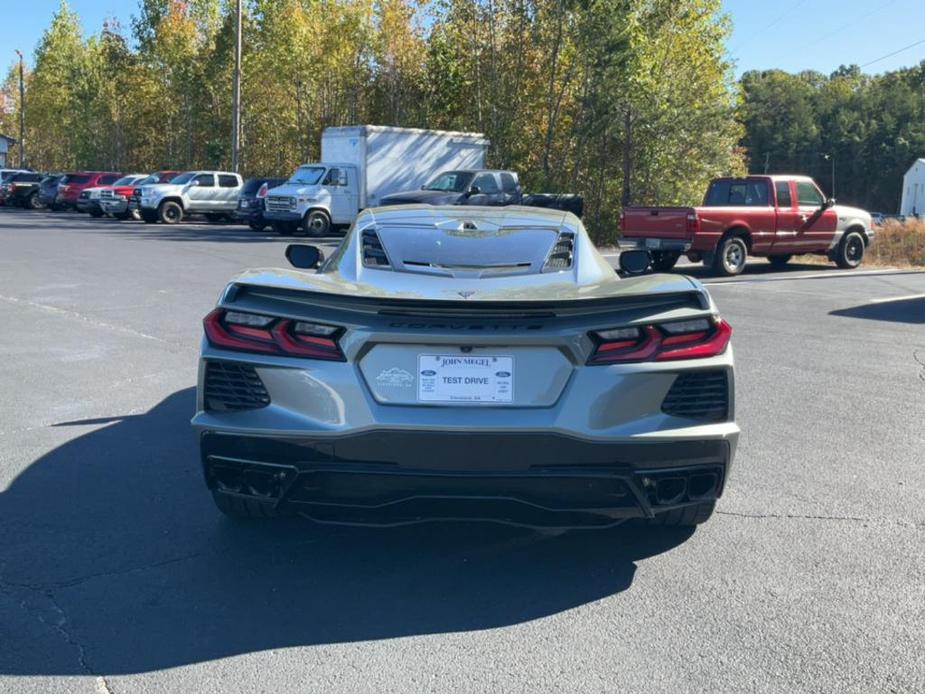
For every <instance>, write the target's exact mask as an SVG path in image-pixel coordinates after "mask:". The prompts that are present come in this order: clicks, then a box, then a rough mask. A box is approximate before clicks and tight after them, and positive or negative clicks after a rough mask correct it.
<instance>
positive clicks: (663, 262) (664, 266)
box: [650, 251, 681, 272]
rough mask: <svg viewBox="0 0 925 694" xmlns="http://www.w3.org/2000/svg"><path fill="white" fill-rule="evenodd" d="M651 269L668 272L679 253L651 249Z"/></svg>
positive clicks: (679, 255) (676, 260)
mask: <svg viewBox="0 0 925 694" xmlns="http://www.w3.org/2000/svg"><path fill="white" fill-rule="evenodd" d="M650 255H651V256H652V269H653V270H655V272H668V271H669V270H671V268H673V267H674V266H675V264H676V263H677V262H678V258H680V257H681V254H680V253H675V252H672V251H652V253H650Z"/></svg>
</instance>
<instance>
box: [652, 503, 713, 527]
mask: <svg viewBox="0 0 925 694" xmlns="http://www.w3.org/2000/svg"><path fill="white" fill-rule="evenodd" d="M715 507H716V502H715V501H704V502H703V503H700V504H693V505H691V506H684V507H682V508H675V509H672V510H671V511H663V512H662V513H656V514H655V518H652V519H651V520H649V525H661V526H668V527H673V528H677V527H685V526H687V527H689V526H692V525H700V524H701V523H706V522H707V521H708V520H709V519H710V516H712V515H713V509H714V508H715Z"/></svg>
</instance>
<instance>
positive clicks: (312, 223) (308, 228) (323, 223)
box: [302, 210, 331, 238]
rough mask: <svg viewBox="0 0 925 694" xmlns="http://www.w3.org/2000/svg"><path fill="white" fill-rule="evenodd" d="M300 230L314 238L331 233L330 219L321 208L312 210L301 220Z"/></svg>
mask: <svg viewBox="0 0 925 694" xmlns="http://www.w3.org/2000/svg"><path fill="white" fill-rule="evenodd" d="M302 231H303V232H304V233H305V234H306V235H307V236H311V237H314V238H319V237H321V236H328V235H330V233H331V219H330V218H329V217H328V215H327V214H325V213H324V212H322V211H321V210H312V211H311V212H309V213H308V214H307V215H305V219H303V220H302Z"/></svg>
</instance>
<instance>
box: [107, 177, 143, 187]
mask: <svg viewBox="0 0 925 694" xmlns="http://www.w3.org/2000/svg"><path fill="white" fill-rule="evenodd" d="M137 178H138V177H137V176H123V177H122V178H119V179H116V180H115V181H113V183H112V185H114V186H130V185H132V184H133V183H134V182H135V181H136V180H137Z"/></svg>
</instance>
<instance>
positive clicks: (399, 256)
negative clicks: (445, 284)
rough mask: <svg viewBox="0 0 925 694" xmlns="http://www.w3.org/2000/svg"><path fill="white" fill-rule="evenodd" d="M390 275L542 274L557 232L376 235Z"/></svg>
mask: <svg viewBox="0 0 925 694" xmlns="http://www.w3.org/2000/svg"><path fill="white" fill-rule="evenodd" d="M376 232H377V234H378V236H379V240H380V242H381V244H382V246H383V249H384V250H385V252H386V254H387V255H388V257H389V259H390V260H391V262H392V264H393V267H394V269H399V270H404V271H406V272H427V273H433V274H448V275H459V273H470V272H472V273H476V274H475V276H485V275H509V274H534V273H540V272H542V271H543V265H544V264H545V262H546V257H547V256H548V255H549V251H550V250H551V248H552V246H553V244H554V243H555V242H556V239H557V238H558V230H556V229H544V228H530V229H527V228H523V227H518V228H512V229H504V228H502V229H497V230H491V231H489V230H479V229H472V230H468V229H464V230H458V229H453V230H452V231H445V230H442V229H435V228H434V227H406V226H398V225H395V226H392V225H384V226H380V227H378V228H377V229H376Z"/></svg>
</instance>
